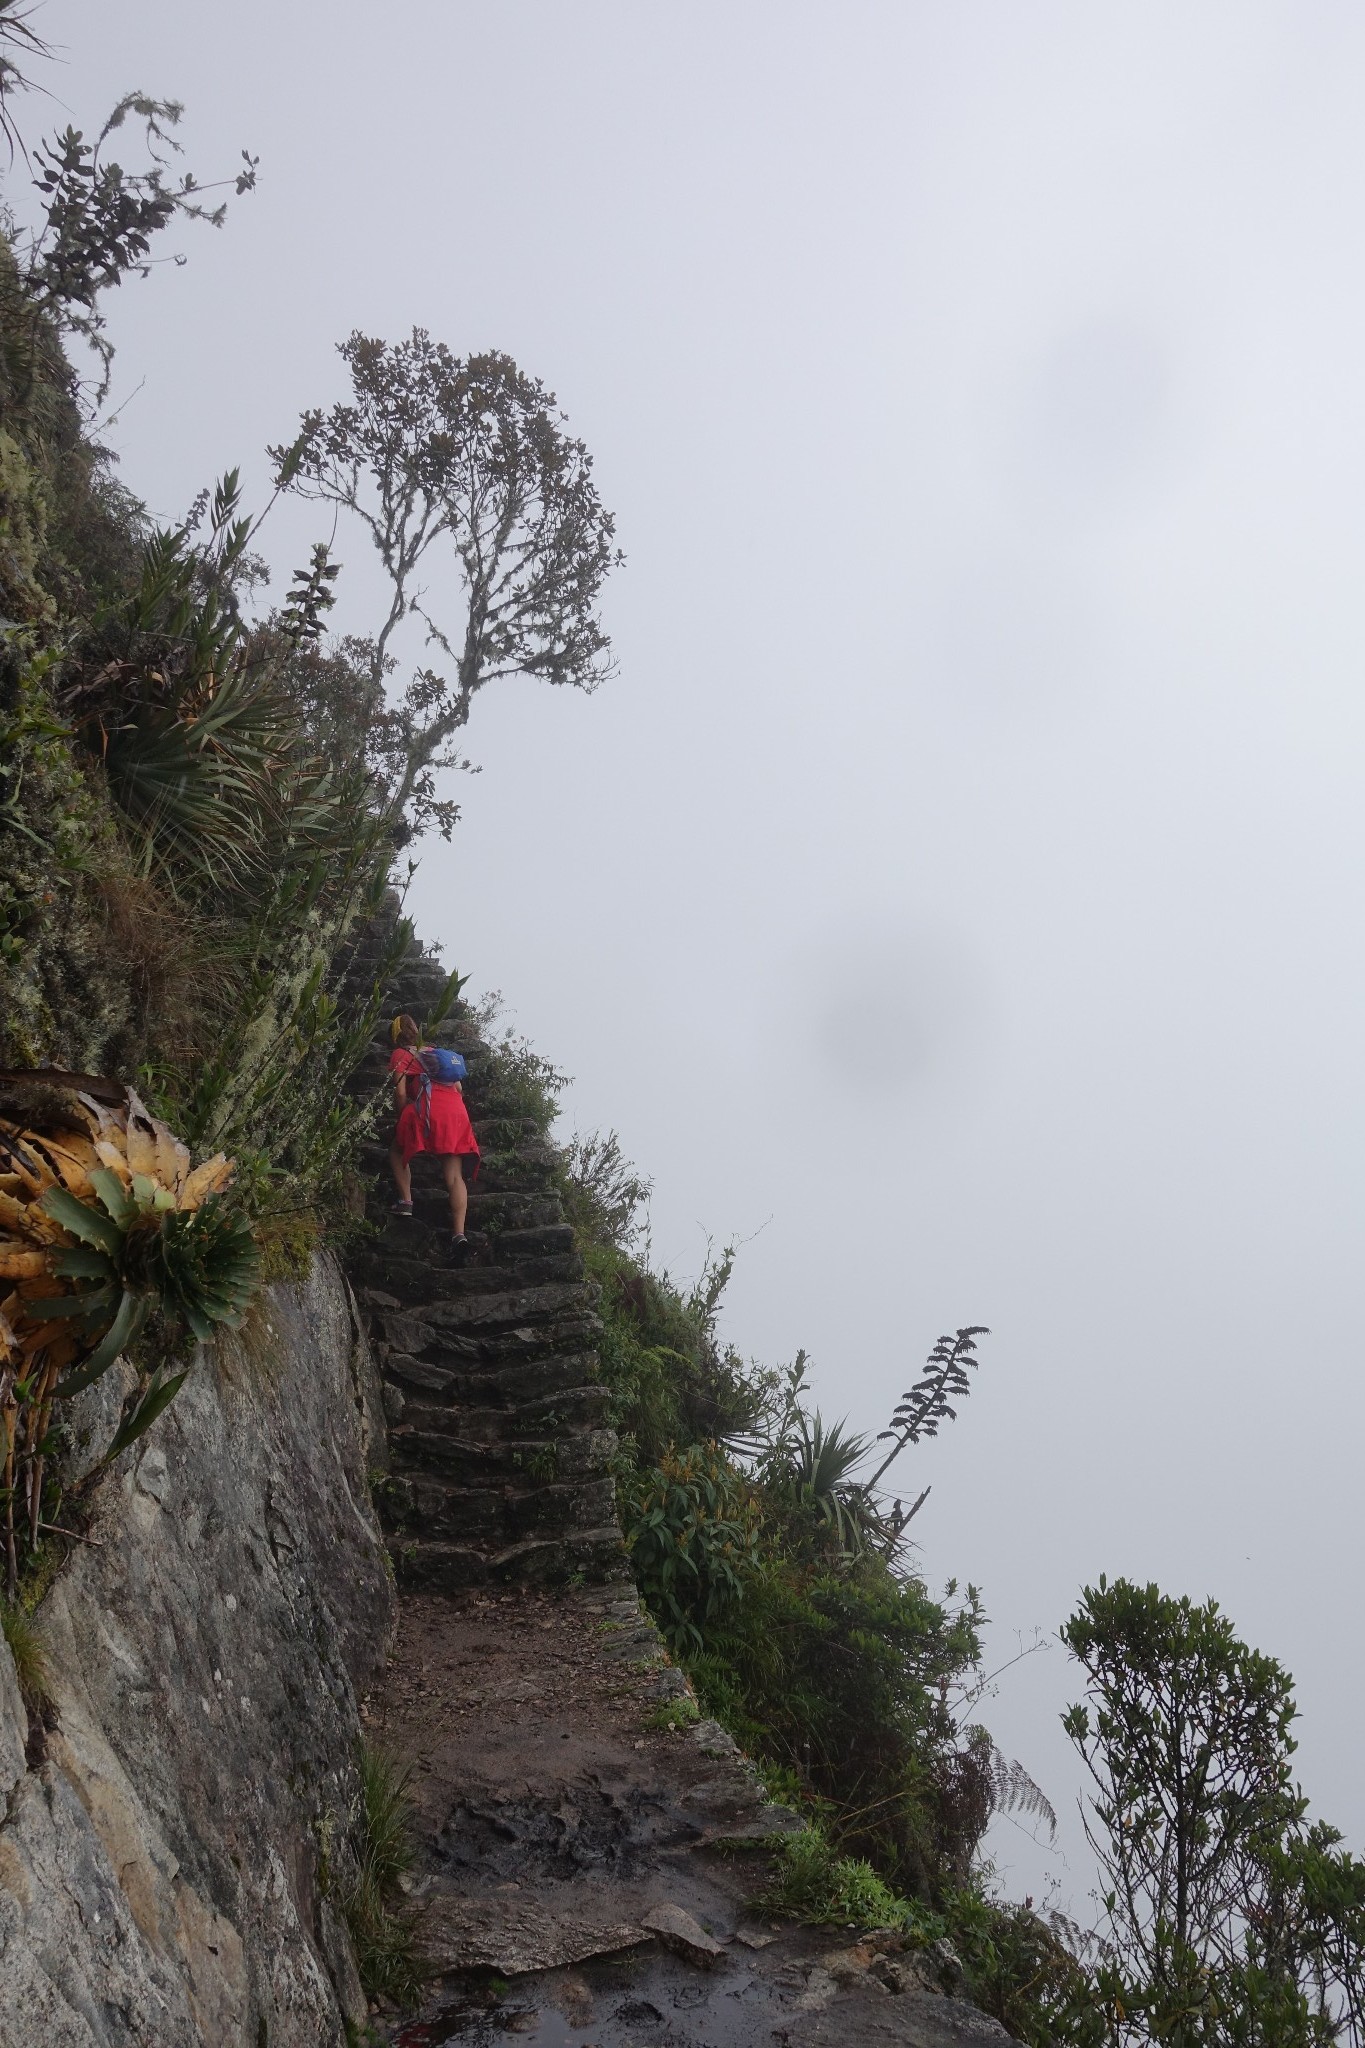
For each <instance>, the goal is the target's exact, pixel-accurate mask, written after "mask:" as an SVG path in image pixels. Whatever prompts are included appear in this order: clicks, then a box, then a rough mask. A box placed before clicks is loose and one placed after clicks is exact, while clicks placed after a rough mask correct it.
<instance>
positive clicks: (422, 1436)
mask: <svg viewBox="0 0 1365 2048" xmlns="http://www.w3.org/2000/svg"><path fill="white" fill-rule="evenodd" d="M460 1419H461V1420H463V1418H460ZM615 1449H616V1435H615V1432H614V1431H613V1430H610V1429H585V1430H579V1431H576V1432H574V1433H572V1434H570V1433H566V1434H565V1435H563V1436H553V1437H552V1436H540V1437H536V1436H532V1435H530V1434H529V1433H528V1434H527V1435H525V1436H520V1437H511V1436H509V1437H501V1438H499V1437H493V1438H489V1437H469V1436H452V1435H450V1434H449V1432H448V1431H446V1430H437V1429H425V1428H423V1427H422V1425H421V1421H420V1420H416V1421H414V1420H410V1419H409V1418H408V1417H407V1416H405V1417H404V1419H403V1421H402V1422H400V1423H397V1424H395V1426H394V1427H393V1429H391V1430H390V1432H389V1453H390V1456H391V1457H392V1459H393V1463H394V1467H395V1469H396V1470H398V1471H400V1472H402V1473H403V1474H405V1475H407V1476H411V1475H413V1474H414V1473H415V1472H416V1471H418V1470H421V1471H423V1472H435V1473H436V1474H437V1475H438V1476H439V1477H440V1478H442V1479H443V1480H447V1481H449V1483H450V1484H451V1485H452V1486H460V1487H466V1486H476V1487H491V1486H496V1485H503V1484H505V1485H508V1486H512V1487H517V1486H535V1485H539V1484H541V1483H542V1482H544V1483H547V1484H548V1483H549V1482H550V1481H552V1480H553V1481H558V1482H562V1483H563V1484H565V1485H568V1484H570V1483H572V1482H574V1481H577V1480H580V1479H583V1478H586V1477H595V1476H596V1475H597V1474H599V1473H602V1472H604V1471H606V1469H607V1467H608V1466H609V1464H610V1463H611V1457H612V1453H613V1451H614V1450H615Z"/></svg>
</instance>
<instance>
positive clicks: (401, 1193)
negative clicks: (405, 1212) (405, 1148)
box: [389, 1142, 412, 1202]
mask: <svg viewBox="0 0 1365 2048" xmlns="http://www.w3.org/2000/svg"><path fill="white" fill-rule="evenodd" d="M389 1171H390V1172H391V1173H392V1175H393V1184H394V1186H395V1187H396V1188H397V1190H398V1199H399V1201H400V1202H410V1201H411V1200H412V1168H411V1166H409V1164H408V1162H407V1160H406V1159H405V1158H404V1157H403V1155H402V1153H401V1152H400V1151H399V1149H398V1146H397V1143H396V1142H395V1143H394V1144H392V1145H390V1147H389Z"/></svg>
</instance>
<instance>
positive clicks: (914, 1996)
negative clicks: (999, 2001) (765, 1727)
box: [366, 1587, 1007, 2048]
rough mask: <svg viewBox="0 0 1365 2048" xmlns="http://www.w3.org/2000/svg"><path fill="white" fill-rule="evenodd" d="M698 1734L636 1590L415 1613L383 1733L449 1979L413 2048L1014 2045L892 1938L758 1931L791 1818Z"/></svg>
mask: <svg viewBox="0 0 1365 2048" xmlns="http://www.w3.org/2000/svg"><path fill="white" fill-rule="evenodd" d="M695 1717H696V1709H695V1704H694V1703H693V1702H692V1700H691V1697H690V1695H689V1694H687V1692H686V1688H685V1686H684V1684H683V1681H682V1679H681V1676H680V1674H679V1673H677V1672H676V1671H674V1670H673V1669H672V1668H671V1667H670V1666H668V1664H667V1662H666V1660H665V1659H664V1658H663V1654H662V1650H661V1646H660V1644H659V1639H658V1636H657V1634H656V1633H655V1631H654V1629H653V1627H652V1625H651V1624H650V1623H649V1622H648V1621H647V1619H645V1618H644V1617H643V1616H642V1615H641V1613H640V1611H639V1607H638V1603H637V1602H636V1600H635V1598H634V1595H633V1594H632V1593H629V1592H627V1591H623V1589H622V1588H620V1587H612V1588H598V1589H587V1590H585V1591H581V1592H576V1593H568V1594H565V1595H563V1596H560V1597H556V1596H554V1595H550V1594H545V1593H536V1592H530V1591H525V1592H512V1593H505V1594H495V1593H494V1594H466V1595H464V1596H461V1597H458V1598H456V1597H450V1598H447V1597H443V1596H440V1595H437V1594H430V1593H421V1594H414V1595H410V1596H407V1597H405V1598H404V1600H403V1602H402V1606H401V1610H400V1621H399V1627H398V1633H397V1636H396V1639H395V1641H394V1644H393V1648H392V1651H391V1655H390V1660H389V1670H388V1676H387V1678H386V1680H385V1682H384V1684H383V1686H382V1688H381V1689H380V1690H379V1691H377V1692H376V1693H375V1695H374V1696H373V1697H372V1698H371V1700H370V1702H369V1704H368V1707H367V1711H366V1718H367V1721H368V1724H369V1726H370V1729H371V1732H372V1735H373V1737H374V1739H375V1740H376V1741H377V1742H379V1743H381V1744H383V1745H384V1746H386V1747H387V1748H389V1749H390V1750H392V1751H393V1752H394V1753H395V1754H396V1755H398V1756H399V1757H401V1758H402V1759H403V1760H404V1761H406V1762H408V1763H410V1764H411V1765H412V1767H413V1779H412V1786H411V1790H412V1794H413V1798H414V1801H415V1807H416V1819H417V1834H418V1842H419V1854H418V1863H417V1867H416V1869H415V1872H414V1877H413V1893H412V1896H413V1900H414V1903H415V1904H416V1905H417V1907H418V1909H419V1911H420V1913H421V1915H422V1931H421V1939H422V1942H423V1946H424V1948H425V1949H426V1951H427V1953H428V1954H429V1956H430V1958H431V1962H432V1966H433V1970H434V1972H435V1973H436V1975H435V1976H434V1978H433V1988H432V1995H431V1998H430V1999H429V2001H428V2002H427V2004H426V2005H425V2006H424V2008H423V2009H422V2011H421V2012H420V2013H418V2014H415V2015H411V2016H407V2017H405V2018H403V2019H402V2020H394V2021H393V2022H392V2024H391V2027H390V2033H389V2039H390V2040H391V2042H392V2043H393V2044H394V2048H441V2044H443V2043H446V2042H450V2043H452V2044H455V2043H460V2044H479V2043H484V2042H488V2043H492V2042H496V2041H506V2040H510V2039H512V2038H520V2039H522V2040H527V2041H534V2042H538V2043H541V2044H542V2048H743V2044H748V2043H755V2044H757V2043H762V2044H765V2048H767V2044H790V2048H835V2044H838V2048H845V2044H853V2043H860V2042H864V2041H865V2042H868V2043H880V2042H885V2043H888V2044H890V2043H901V2044H906V2048H945V2044H948V2043H965V2042H982V2041H986V2040H991V2039H995V2040H1004V2039H1006V2038H1007V2037H1006V2036H1005V2035H1004V2034H1003V2032H1002V2031H1001V2030H1000V2029H999V2028H998V2027H996V2026H995V2023H994V2022H993V2021H990V2020H987V2019H985V2018H984V2017H983V2016H982V2015H981V2014H980V2013H978V2012H976V2011H975V2009H974V2008H972V2007H970V2006H966V2005H962V2004H960V2003H958V2002H957V2001H956V2000H954V1999H951V1998H948V1997H945V1996H943V1995H941V1994H940V1993H939V1992H937V1991H936V1990H930V1989H927V1988H925V1986H924V1983H923V1980H922V1978H921V1976H920V1975H919V1973H918V1971H917V1969H916V1966H915V1965H914V1964H913V1963H912V1962H911V1961H910V1959H909V1958H908V1957H905V1956H903V1955H901V1953H900V1944H899V1943H898V1941H897V1940H896V1939H895V1937H884V1938H881V1937H878V1938H868V1939H866V1940H864V1941H862V1942H860V1943H853V1937H852V1936H851V1935H850V1934H849V1933H847V1932H840V1931H838V1930H833V1929H821V1930H812V1929H803V1928H797V1927H792V1926H790V1925H786V1924H783V1923H780V1922H774V1921H773V1920H771V1919H770V1918H769V1917H767V1916H766V1915H763V1914H761V1913H757V1912H755V1910H754V1909H753V1908H752V1906H751V1905H750V1903H749V1901H750V1900H751V1899H752V1896H753V1895H754V1893H756V1892H757V1891H758V1890H760V1889H761V1887H762V1884H763V1881H764V1878H765V1874H766V1870H767V1865H768V1855H767V1852H766V1849H765V1844H766V1845H767V1846H768V1848H770V1847H771V1842H772V1838H773V1835H774V1833H780V1832H782V1831H784V1830H785V1829H786V1828H788V1827H790V1826H791V1825H793V1824H794V1822H793V1817H792V1816H790V1815H788V1814H787V1813H786V1811H785V1810H784V1809H781V1808H773V1807H770V1806H767V1805H766V1803H765V1801H764V1798H763V1795H762V1791H761V1787H760V1786H759V1784H758V1782H757V1779H756V1778H755V1776H754V1773H753V1772H752V1770H751V1768H750V1767H749V1766H748V1764H747V1763H746V1762H745V1761H744V1760H743V1759H742V1758H741V1757H740V1756H739V1755H738V1752H737V1751H736V1750H735V1748H734V1745H733V1743H731V1742H730V1739H729V1737H728V1736H727V1735H726V1734H725V1733H724V1731H723V1730H721V1729H720V1728H718V1727H717V1726H716V1724H715V1723H714V1722H706V1721H701V1722H697V1721H696V1718H695ZM670 1718H671V1719H672V1720H673V1721H674V1722H675V1723H676V1724H677V1725H676V1726H674V1727H673V1728H669V1727H668V1726H667V1722H668V1721H669V1719H670ZM651 1922H652V1923H653V1924H652V1926H650V1925H649V1924H648V1923H651ZM851 1943H852V1944H853V1945H850V1944H851Z"/></svg>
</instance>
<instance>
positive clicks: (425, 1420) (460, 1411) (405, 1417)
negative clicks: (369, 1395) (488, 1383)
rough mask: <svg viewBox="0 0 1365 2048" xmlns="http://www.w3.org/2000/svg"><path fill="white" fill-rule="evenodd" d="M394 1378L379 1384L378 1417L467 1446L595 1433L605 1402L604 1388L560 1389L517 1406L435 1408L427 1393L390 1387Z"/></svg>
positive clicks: (462, 1404)
mask: <svg viewBox="0 0 1365 2048" xmlns="http://www.w3.org/2000/svg"><path fill="white" fill-rule="evenodd" d="M395 1377H397V1376H390V1377H388V1378H386V1381H385V1393H384V1412H385V1414H386V1415H387V1416H388V1417H389V1419H390V1421H391V1422H393V1423H395V1424H396V1423H400V1422H401V1423H402V1424H403V1425H404V1427H405V1428H407V1429H415V1430H421V1431H425V1432H426V1433H428V1434H432V1435H436V1436H441V1435H456V1436H458V1437H460V1438H461V1439H462V1440H467V1441H468V1442H470V1443H520V1442H521V1441H522V1440H523V1439H528V1440H534V1439H537V1438H543V1437H553V1438H555V1439H558V1438H560V1437H565V1436H571V1435H577V1434H579V1433H581V1432H582V1431H583V1430H589V1429H601V1428H604V1427H605V1425H606V1418H607V1409H608V1405H609V1402H610V1398H611V1397H610V1395H609V1394H608V1392H607V1389H606V1388H605V1387H602V1386H597V1387H591V1386H589V1387H565V1388H563V1389H562V1390H561V1391H560V1392H558V1393H553V1394H546V1395H543V1396H542V1397H541V1399H539V1400H537V1401H530V1402H528V1403H526V1404H525V1405H524V1406H522V1407H514V1406H512V1405H511V1404H510V1403H509V1404H507V1405H505V1406H497V1407H483V1408H477V1407H473V1406H471V1405H470V1404H469V1402H468V1401H459V1402H454V1401H447V1402H446V1403H445V1404H444V1405H440V1404H439V1403H438V1402H437V1401H434V1400H433V1399H432V1391H433V1390H431V1389H427V1388H421V1389H418V1390H413V1389H411V1387H410V1386H404V1385H402V1384H401V1379H400V1382H399V1383H398V1384H395Z"/></svg>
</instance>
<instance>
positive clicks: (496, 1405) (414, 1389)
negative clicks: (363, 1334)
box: [381, 1351, 607, 1417]
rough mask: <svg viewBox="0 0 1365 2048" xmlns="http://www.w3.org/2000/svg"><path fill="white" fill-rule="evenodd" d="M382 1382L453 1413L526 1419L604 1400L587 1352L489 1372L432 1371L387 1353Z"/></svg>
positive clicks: (428, 1364) (426, 1363)
mask: <svg viewBox="0 0 1365 2048" xmlns="http://www.w3.org/2000/svg"><path fill="white" fill-rule="evenodd" d="M381 1369H382V1371H383V1374H384V1377H385V1380H386V1381H388V1382H389V1383H391V1384H393V1385H395V1386H396V1387H397V1388H398V1390H399V1391H400V1392H401V1393H402V1395H403V1397H404V1399H405V1400H407V1399H408V1398H409V1397H411V1398H412V1399H414V1400H416V1401H418V1402H424V1403H426V1404H427V1405H428V1406H430V1407H432V1408H435V1407H436V1405H437V1403H441V1404H443V1407H444V1408H448V1409H449V1410H452V1411H454V1412H463V1411H465V1410H469V1411H471V1412H475V1411H477V1412H480V1413H483V1412H487V1413H497V1414H501V1415H506V1416H508V1417H511V1416H515V1415H526V1414H531V1413H533V1412H534V1411H536V1410H538V1409H552V1408H554V1407H555V1406H556V1405H557V1404H560V1403H563V1402H566V1401H578V1400H583V1401H585V1402H586V1401H587V1400H588V1398H589V1397H590V1396H591V1397H593V1398H594V1399H601V1400H603V1401H605V1400H606V1397H607V1390H606V1388H605V1387H603V1386H602V1385H601V1384H600V1383H595V1382H594V1379H593V1375H594V1374H595V1373H596V1371H597V1355H596V1353H595V1352H592V1351H570V1352H550V1353H548V1354H547V1355H546V1356H545V1357H544V1358H536V1359H531V1360H529V1361H519V1362H517V1363H515V1364H509V1365H504V1366H501V1367H499V1368H497V1369H494V1370H491V1371H490V1370H484V1371H470V1370H469V1369H468V1367H458V1366H456V1367H451V1366H448V1365H437V1364H435V1363H434V1362H433V1361H431V1360H429V1359H425V1358H414V1357H412V1356H411V1354H410V1353H408V1352H403V1351H391V1352H389V1354H388V1356H387V1357H386V1358H384V1359H383V1360H382V1364H381Z"/></svg>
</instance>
